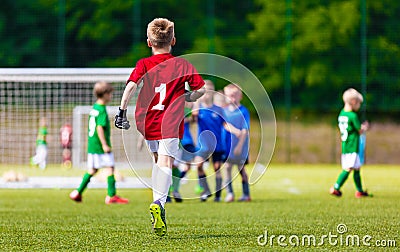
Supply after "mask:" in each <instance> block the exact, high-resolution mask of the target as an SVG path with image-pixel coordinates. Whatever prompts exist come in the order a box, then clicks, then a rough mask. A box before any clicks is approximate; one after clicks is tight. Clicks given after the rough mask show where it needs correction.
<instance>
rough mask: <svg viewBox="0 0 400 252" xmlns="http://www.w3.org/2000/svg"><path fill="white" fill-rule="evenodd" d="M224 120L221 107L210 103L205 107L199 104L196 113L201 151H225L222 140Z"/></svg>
mask: <svg viewBox="0 0 400 252" xmlns="http://www.w3.org/2000/svg"><path fill="white" fill-rule="evenodd" d="M224 121H225V120H224V110H223V109H222V108H221V107H219V106H217V105H212V106H211V107H209V108H207V107H204V106H201V105H200V107H199V114H198V139H199V140H198V141H199V143H198V147H199V148H201V149H200V151H201V152H207V153H209V154H210V153H212V152H213V151H215V152H224V151H225V148H224V146H225V145H224V144H223V142H222V130H223V127H224ZM214 148H215V149H214Z"/></svg>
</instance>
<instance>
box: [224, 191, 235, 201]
mask: <svg viewBox="0 0 400 252" xmlns="http://www.w3.org/2000/svg"><path fill="white" fill-rule="evenodd" d="M234 200H235V196H233V193H228V194H227V195H226V197H225V202H228V203H229V202H233V201H234Z"/></svg>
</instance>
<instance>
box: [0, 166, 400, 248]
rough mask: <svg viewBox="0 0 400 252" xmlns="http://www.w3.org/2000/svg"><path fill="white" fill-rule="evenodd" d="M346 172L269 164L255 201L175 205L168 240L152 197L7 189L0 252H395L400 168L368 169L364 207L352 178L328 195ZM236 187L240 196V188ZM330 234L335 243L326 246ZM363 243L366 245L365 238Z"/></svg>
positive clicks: (399, 243) (136, 192)
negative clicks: (118, 201) (152, 211)
mask: <svg viewBox="0 0 400 252" xmlns="http://www.w3.org/2000/svg"><path fill="white" fill-rule="evenodd" d="M339 172H340V167H339V166H338V165H320V166H318V165H271V166H270V167H269V169H268V171H267V172H266V173H265V175H264V176H263V177H262V179H261V180H260V181H259V182H258V183H257V184H256V185H253V186H251V193H252V199H253V201H252V202H250V203H239V202H234V203H229V204H228V203H214V202H212V198H211V199H210V200H209V201H208V202H205V203H201V202H199V201H198V200H186V201H184V202H183V203H181V204H178V203H169V204H168V205H167V207H166V210H167V223H168V234H167V235H166V236H165V237H162V238H160V237H157V236H155V235H154V234H153V233H152V232H151V224H150V216H149V213H148V206H149V203H151V191H150V190H148V189H124V190H122V189H121V190H119V194H120V195H121V196H123V197H127V198H129V199H130V200H131V203H130V204H128V205H105V204H104V196H105V193H106V192H105V190H104V189H89V190H87V191H86V192H85V194H84V199H83V200H84V202H83V203H81V204H77V203H75V202H72V201H71V200H70V199H69V198H68V194H69V192H70V190H67V189H61V190H56V189H48V190H44V189H16V190H10V189H1V190H0V193H1V197H0V216H1V218H0V233H1V237H0V251H44V250H46V251H172V250H174V251H260V250H272V251H276V250H288V249H289V250H293V251H310V250H325V251H370V250H371V249H373V250H377V249H382V248H378V246H377V245H382V246H383V245H385V249H389V250H393V251H394V250H397V249H398V248H399V247H400V235H399V230H400V221H399V209H400V200H399V199H400V197H399V192H400V190H399V189H400V186H399V181H400V169H399V167H394V166H372V165H371V166H365V167H363V170H362V179H363V184H364V186H365V187H366V188H367V189H368V191H369V192H371V193H373V194H374V197H373V198H363V199H356V198H355V197H354V192H355V189H354V184H353V180H352V177H349V180H348V181H347V182H346V184H345V186H344V187H343V190H342V191H343V197H342V198H334V197H333V196H331V195H329V194H328V190H329V187H330V186H331V184H333V183H334V181H335V180H336V177H337V175H338V174H339ZM80 174H82V171H80ZM234 185H235V192H236V194H237V195H240V191H241V188H240V181H239V180H236V181H235V184H234ZM224 195H225V192H223V196H224ZM340 224H344V225H346V227H347V231H346V232H344V233H342V234H340V233H339V232H338V230H337V228H338V225H340ZM341 227H343V225H342V226H341ZM266 233H267V234H268V237H267V240H266V242H265V240H264V238H265V234H266ZM330 234H331V235H337V238H335V237H334V236H333V238H332V240H331V241H329V240H328V238H326V239H325V240H323V239H321V237H324V236H328V235H330ZM273 235H274V236H275V237H273ZM279 235H281V238H280V239H281V240H280V242H281V244H282V243H284V244H287V247H284V246H282V245H280V244H279V241H278V238H277V237H278V236H279ZM306 236H308V237H310V236H314V237H316V245H315V246H314V245H313V244H312V242H311V243H309V242H308V241H307V239H306V240H304V243H303V244H302V241H303V239H304V237H306ZM349 236H351V237H353V238H354V237H355V236H358V237H359V238H360V245H359V246H357V245H356V242H354V244H352V242H351V240H349V243H348V245H347V244H346V239H347V238H348V237H349ZM282 237H283V238H282ZM296 237H298V239H299V243H298V244H296ZM365 237H366V238H367V239H366V240H364V241H365V243H364V244H363V242H362V240H361V239H364V238H365ZM368 237H370V238H368ZM289 238H290V239H289ZM271 239H272V243H271ZM340 239H342V242H341V241H340ZM258 240H259V242H258ZM310 241H312V240H310ZM335 241H336V242H337V244H336V245H335V244H334V242H335ZM354 241H356V240H354ZM259 243H261V245H260V244H259ZM263 243H266V244H263ZM319 243H322V244H320V245H318V244H319ZM368 243H369V246H367V244H368ZM292 244H293V245H292ZM294 245H296V246H294Z"/></svg>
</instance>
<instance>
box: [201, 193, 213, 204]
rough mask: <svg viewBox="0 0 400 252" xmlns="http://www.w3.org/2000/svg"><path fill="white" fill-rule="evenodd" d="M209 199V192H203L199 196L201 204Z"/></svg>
mask: <svg viewBox="0 0 400 252" xmlns="http://www.w3.org/2000/svg"><path fill="white" fill-rule="evenodd" d="M210 197H211V192H210V191H207V192H203V193H202V194H201V195H200V201H202V202H204V201H206V200H207V199H208V198H210Z"/></svg>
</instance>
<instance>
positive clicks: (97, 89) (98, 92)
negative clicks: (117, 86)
mask: <svg viewBox="0 0 400 252" xmlns="http://www.w3.org/2000/svg"><path fill="white" fill-rule="evenodd" d="M113 91H114V88H113V86H112V85H111V84H110V83H108V82H105V81H99V82H96V84H94V87H93V94H94V96H96V97H97V98H102V97H103V96H104V95H105V94H109V93H112V92H113Z"/></svg>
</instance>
